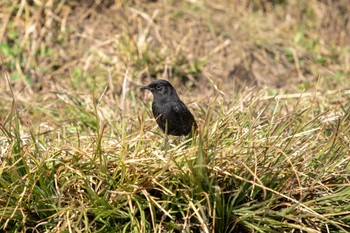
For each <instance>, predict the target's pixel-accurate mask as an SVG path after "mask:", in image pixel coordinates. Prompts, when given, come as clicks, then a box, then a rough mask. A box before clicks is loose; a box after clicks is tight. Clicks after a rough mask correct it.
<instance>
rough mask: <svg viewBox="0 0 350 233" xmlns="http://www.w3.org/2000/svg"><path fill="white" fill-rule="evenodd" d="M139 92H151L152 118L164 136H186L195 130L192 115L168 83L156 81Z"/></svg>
mask: <svg viewBox="0 0 350 233" xmlns="http://www.w3.org/2000/svg"><path fill="white" fill-rule="evenodd" d="M141 90H149V91H151V92H152V94H153V103H152V112H153V116H154V118H156V121H157V124H158V126H159V127H160V128H161V129H162V130H163V132H165V134H166V135H168V134H170V135H175V136H182V135H188V134H190V133H191V132H192V131H194V130H196V129H197V123H196V121H195V120H194V117H193V115H192V113H191V112H190V111H189V110H188V108H187V107H186V105H185V104H184V103H183V102H182V101H181V100H180V98H179V96H178V95H177V93H176V90H175V89H174V87H173V86H172V85H171V84H170V83H169V82H168V81H165V80H156V81H153V82H152V83H150V84H149V85H147V86H142V87H141ZM165 144H166V142H165ZM165 144H164V146H165Z"/></svg>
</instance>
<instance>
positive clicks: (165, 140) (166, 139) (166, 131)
mask: <svg viewBox="0 0 350 233" xmlns="http://www.w3.org/2000/svg"><path fill="white" fill-rule="evenodd" d="M164 133H165V135H164V144H163V148H162V150H166V146H167V144H168V120H167V121H166V123H165V132H164Z"/></svg>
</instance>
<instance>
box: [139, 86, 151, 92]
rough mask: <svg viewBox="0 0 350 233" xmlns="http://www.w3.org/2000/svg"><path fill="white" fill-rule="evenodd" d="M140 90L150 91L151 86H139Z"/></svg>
mask: <svg viewBox="0 0 350 233" xmlns="http://www.w3.org/2000/svg"><path fill="white" fill-rule="evenodd" d="M141 90H149V91H152V88H150V87H149V86H141Z"/></svg>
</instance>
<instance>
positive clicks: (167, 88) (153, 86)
mask: <svg viewBox="0 0 350 233" xmlns="http://www.w3.org/2000/svg"><path fill="white" fill-rule="evenodd" d="M141 90H149V91H150V92H152V94H153V97H154V99H155V100H156V99H159V100H161V99H166V98H178V96H177V93H176V91H175V89H174V87H173V86H172V85H171V84H170V83H169V82H168V81H166V80H162V79H159V80H156V81H153V82H151V83H150V84H148V85H147V86H142V87H141Z"/></svg>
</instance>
